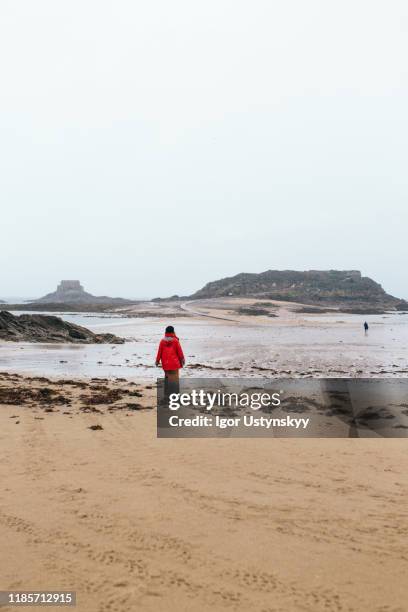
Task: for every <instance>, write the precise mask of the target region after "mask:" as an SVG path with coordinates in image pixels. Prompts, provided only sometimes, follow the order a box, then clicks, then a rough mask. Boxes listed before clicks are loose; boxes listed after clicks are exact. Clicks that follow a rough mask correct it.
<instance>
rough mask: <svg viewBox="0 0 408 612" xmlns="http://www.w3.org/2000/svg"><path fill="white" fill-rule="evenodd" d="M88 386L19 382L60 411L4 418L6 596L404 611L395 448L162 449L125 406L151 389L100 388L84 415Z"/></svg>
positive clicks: (41, 409)
mask: <svg viewBox="0 0 408 612" xmlns="http://www.w3.org/2000/svg"><path fill="white" fill-rule="evenodd" d="M13 380H14V382H13ZM0 382H1V388H2V389H3V390H4V389H5V388H6V389H10V388H11V387H13V386H15V385H14V383H15V382H16V379H10V378H7V377H2V379H1V381H0ZM92 384H93V385H96V386H98V385H99V386H100V385H103V383H102V382H94V383H92ZM83 385H84V383H83V382H80V383H79V386H75V385H72V384H70V385H67V384H66V385H54V384H50V383H49V382H44V381H38V380H37V381H32V380H31V381H26V382H23V381H22V380H21V379H20V381H19V385H18V386H19V388H32V389H33V388H34V389H40V388H42V387H44V386H46V387H47V388H49V389H51V390H54V391H57V392H58V394H60V395H62V396H63V397H66V398H68V399H70V404H69V405H66V404H61V405H59V406H58V405H57V406H56V407H55V408H54V412H46V410H47V407H48V404H47V402H46V401H45V402H42V403H41V402H39V401H33V400H32V398H31V399H28V400H27V402H26V403H23V405H22V406H21V407H20V408H19V407H16V406H13V405H12V404H6V405H1V406H0V410H1V412H0V418H1V429H0V436H1V445H0V449H1V451H0V452H1V461H0V475H1V481H2V488H3V496H2V503H1V509H0V542H1V546H0V556H1V568H2V572H1V573H2V580H1V583H2V587H1V588H3V589H16V590H17V589H51V588H52V589H65V590H68V589H73V590H76V591H77V600H78V605H77V609H78V610H81V612H82V611H83V612H129V611H133V610H143V611H150V610H151V611H155V612H156V611H157V610H166V611H167V610H178V611H179V610H186V611H187V610H189V611H191V610H194V611H202V610H237V611H241V610H242V611H244V610H245V612H246V611H248V610H259V611H262V612H272V611H273V612H277V611H282V612H283V611H285V612H287V611H297V610H299V611H310V612H320V611H325V612H327V611H332V610H333V611H348V612H352V611H356V612H357V611H358V612H361V611H367V612H368V611H370V612H373V611H374V612H385V611H387V612H391V611H392V612H403V611H404V610H405V609H406V599H407V595H408V587H407V583H406V573H407V568H408V552H407V544H408V538H407V530H408V512H407V501H408V494H407V481H408V477H407V471H406V442H405V440H397V439H392V440H390V439H388V440H387V439H374V440H369V439H366V440H361V439H356V440H353V439H343V440H335V439H331V440H284V439H271V440H268V439H258V440H251V439H248V440H245V439H233V440H228V439H206V440H180V439H179V440H174V439H173V440H172V439H168V440H163V439H162V440H158V439H157V438H156V431H155V425H156V423H155V420H156V415H155V410H139V409H136V410H127V409H123V408H121V406H123V404H124V403H126V402H128V399H126V398H128V394H127V393H126V392H123V391H124V390H125V389H128V390H129V389H130V390H133V391H134V390H138V391H139V392H141V393H142V395H143V397H141V398H140V397H139V398H137V402H139V403H140V404H141V405H142V406H148V407H150V406H152V405H153V404H154V389H146V384H142V383H141V384H140V385H138V386H135V385H127V384H126V383H124V382H119V383H116V384H113V383H109V384H108V386H109V388H118V389H119V390H120V393H119V396H121V397H120V399H117V400H115V402H113V404H97V405H96V406H95V405H94V406H93V408H96V409H97V410H100V411H101V412H94V411H92V409H91V408H90V407H89V406H88V408H87V407H86V406H87V399H86V398H87V396H89V395H90V393H89V387H87V385H86V384H85V387H84V386H83ZM147 386H151V385H147ZM93 394H94V395H95V391H94V392H93ZM4 397H7V395H6V396H5V395H4V393H3V401H6V400H5V399H4ZM101 399H102V398H101ZM132 401H133V400H132ZM130 403H131V402H130ZM108 408H110V411H108ZM88 409H89V410H88ZM84 410H85V412H84ZM66 412H69V413H71V414H64V413H66ZM12 417H14V418H12ZM17 421H18V423H17ZM95 424H100V425H101V426H102V427H103V429H101V430H99V431H94V430H92V429H89V427H90V426H92V425H95ZM3 609H4V610H6V609H7V608H3ZM52 609H54V608H52ZM57 609H58V610H59V609H60V608H55V610H57Z"/></svg>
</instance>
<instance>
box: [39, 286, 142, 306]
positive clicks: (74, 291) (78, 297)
mask: <svg viewBox="0 0 408 612" xmlns="http://www.w3.org/2000/svg"><path fill="white" fill-rule="evenodd" d="M32 303H34V304H117V305H121V304H132V301H131V300H125V299H123V298H111V297H108V296H106V295H100V296H97V295H92V294H91V293H88V292H87V291H85V289H84V288H83V286H82V285H81V283H80V282H79V281H78V280H63V281H61V282H60V284H59V285H58V287H57V290H56V291H54V292H53V293H47V295H44V297H42V298H39V299H38V300H32Z"/></svg>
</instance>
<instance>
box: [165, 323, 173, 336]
mask: <svg viewBox="0 0 408 612" xmlns="http://www.w3.org/2000/svg"><path fill="white" fill-rule="evenodd" d="M166 334H174V327H173V326H172V325H168V326H167V327H166Z"/></svg>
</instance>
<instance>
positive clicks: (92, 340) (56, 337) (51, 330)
mask: <svg viewBox="0 0 408 612" xmlns="http://www.w3.org/2000/svg"><path fill="white" fill-rule="evenodd" d="M0 340H8V341H14V342H44V343H49V342H52V343H54V342H58V343H65V342H70V343H78V344H123V342H124V341H125V340H124V339H123V338H119V337H118V336H115V335H114V334H94V333H93V332H91V331H90V330H89V329H87V328H86V327H81V326H80V325H74V324H73V323H67V321H63V320H62V319H60V318H59V317H54V316H48V315H47V316H46V315H36V314H35V315H27V314H23V315H20V316H14V315H13V314H11V313H10V312H7V311H6V310H3V311H1V312H0Z"/></svg>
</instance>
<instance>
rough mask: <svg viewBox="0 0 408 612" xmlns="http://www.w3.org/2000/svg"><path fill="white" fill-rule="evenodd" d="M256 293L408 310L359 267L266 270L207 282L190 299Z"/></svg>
mask: <svg viewBox="0 0 408 612" xmlns="http://www.w3.org/2000/svg"><path fill="white" fill-rule="evenodd" d="M215 297H257V298H263V299H272V300H283V301H287V302H298V303H301V304H307V305H311V306H324V307H332V308H338V309H341V310H342V312H362V313H363V312H364V313H367V312H369V311H372V312H373V313H374V312H381V311H384V310H401V311H402V310H408V302H406V301H405V300H402V299H399V298H396V297H394V296H392V295H390V294H388V293H386V291H384V289H383V288H382V286H381V285H380V284H379V283H377V282H375V281H374V280H372V279H371V278H369V277H366V276H362V275H361V272H359V271H358V270H308V271H304V272H300V271H296V270H267V271H266V272H262V273H260V274H255V273H254V274H250V273H241V274H237V275H235V276H231V277H228V278H223V279H220V280H217V281H213V282H210V283H207V284H206V285H205V286H204V287H203V288H202V289H200V290H199V291H196V293H194V294H193V295H192V296H190V299H194V300H197V299H208V298H215Z"/></svg>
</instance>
